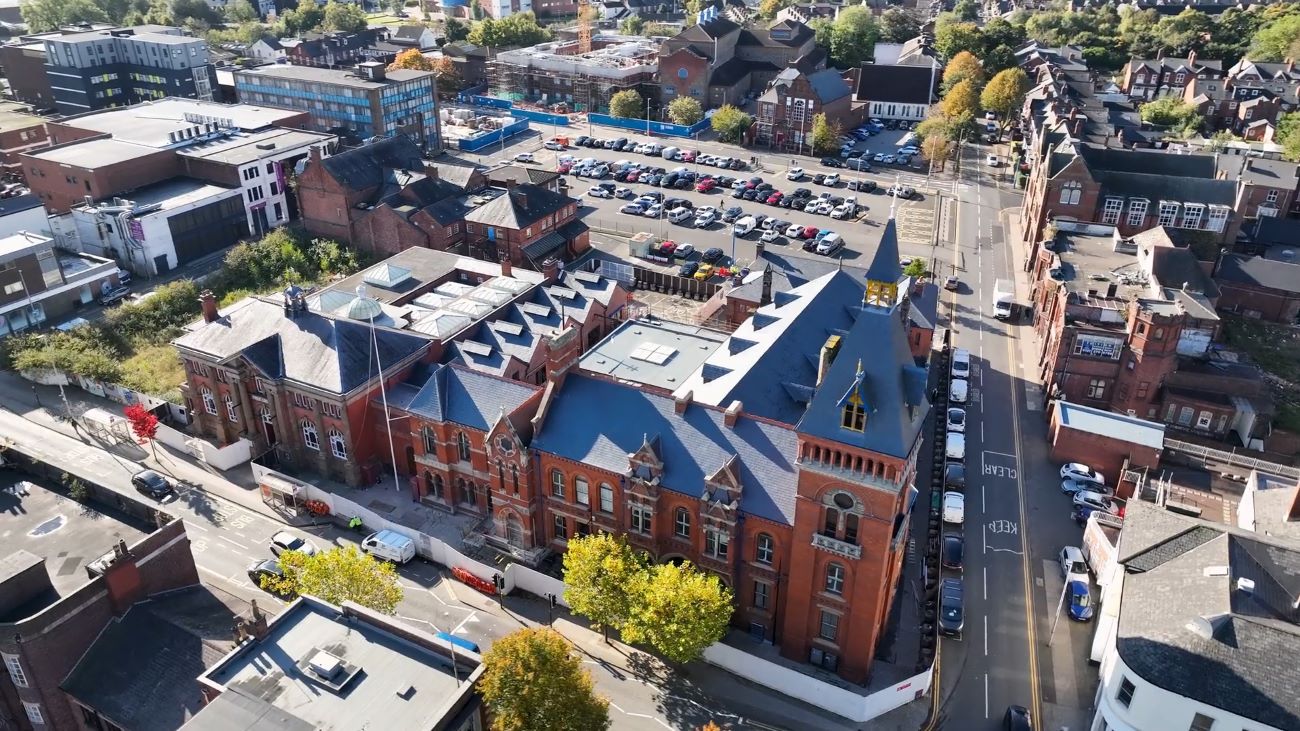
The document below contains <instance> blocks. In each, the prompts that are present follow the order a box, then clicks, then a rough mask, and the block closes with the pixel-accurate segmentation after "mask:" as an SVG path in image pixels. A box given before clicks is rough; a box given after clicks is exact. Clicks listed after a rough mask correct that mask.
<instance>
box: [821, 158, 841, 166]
mask: <svg viewBox="0 0 1300 731" xmlns="http://www.w3.org/2000/svg"><path fill="white" fill-rule="evenodd" d="M821 163H822V165H824V166H826V167H828V168H842V167H844V163H842V162H840V161H839V160H836V159H835V158H833V157H823V158H822V159H821Z"/></svg>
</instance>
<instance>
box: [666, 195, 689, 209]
mask: <svg viewBox="0 0 1300 731" xmlns="http://www.w3.org/2000/svg"><path fill="white" fill-rule="evenodd" d="M675 208H687V209H690V210H692V211H693V210H695V204H694V203H691V202H690V201H688V200H686V199H685V198H669V199H668V200H666V201H664V210H665V211H671V210H673V209H675Z"/></svg>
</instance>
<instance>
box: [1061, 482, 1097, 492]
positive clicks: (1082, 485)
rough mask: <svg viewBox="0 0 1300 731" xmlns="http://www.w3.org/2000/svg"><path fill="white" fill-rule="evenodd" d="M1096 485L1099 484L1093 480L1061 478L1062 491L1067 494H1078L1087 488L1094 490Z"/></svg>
mask: <svg viewBox="0 0 1300 731" xmlns="http://www.w3.org/2000/svg"><path fill="white" fill-rule="evenodd" d="M1096 487H1097V486H1096V485H1094V484H1093V483H1091V482H1080V481H1078V480H1070V479H1065V480H1061V492H1063V493H1065V494H1066V495H1078V494H1079V493H1081V492H1084V491H1086V490H1094V488H1096ZM1094 491H1095V490H1094Z"/></svg>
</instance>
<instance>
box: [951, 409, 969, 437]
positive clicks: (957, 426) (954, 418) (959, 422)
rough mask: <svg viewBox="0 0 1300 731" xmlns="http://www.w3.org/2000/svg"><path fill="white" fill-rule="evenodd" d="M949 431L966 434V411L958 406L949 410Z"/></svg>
mask: <svg viewBox="0 0 1300 731" xmlns="http://www.w3.org/2000/svg"><path fill="white" fill-rule="evenodd" d="M947 430H948V431H955V432H964V431H966V409H961V408H958V407H956V406H952V407H949V409H948V428H947Z"/></svg>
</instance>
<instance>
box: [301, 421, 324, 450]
mask: <svg viewBox="0 0 1300 731" xmlns="http://www.w3.org/2000/svg"><path fill="white" fill-rule="evenodd" d="M302 443H303V444H305V445H307V448H308V449H314V450H316V451H317V452H319V451H320V435H319V434H317V433H316V425H315V424H313V423H311V422H310V421H304V422H303V423H302Z"/></svg>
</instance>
